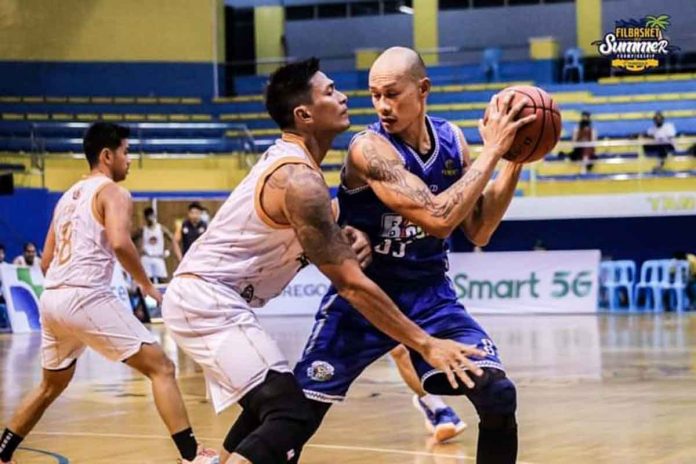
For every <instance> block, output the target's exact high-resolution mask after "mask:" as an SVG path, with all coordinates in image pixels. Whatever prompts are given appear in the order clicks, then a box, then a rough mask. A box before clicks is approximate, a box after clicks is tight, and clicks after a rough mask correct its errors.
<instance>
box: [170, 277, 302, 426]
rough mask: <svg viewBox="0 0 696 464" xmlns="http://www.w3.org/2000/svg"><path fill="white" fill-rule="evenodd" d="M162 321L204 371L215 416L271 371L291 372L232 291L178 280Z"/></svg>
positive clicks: (171, 292)
mask: <svg viewBox="0 0 696 464" xmlns="http://www.w3.org/2000/svg"><path fill="white" fill-rule="evenodd" d="M162 318H163V319H164V323H165V325H166V326H167V328H168V329H169V330H170V331H171V334H172V337H173V338H174V341H175V342H176V343H177V345H179V347H180V348H181V349H182V350H183V351H184V352H185V353H186V354H187V355H189V356H190V357H191V358H192V359H193V360H194V361H195V362H196V363H198V364H199V365H200V366H201V367H202V368H203V373H204V375H205V379H206V384H207V387H208V391H209V393H210V398H211V400H212V403H213V407H214V408H215V412H216V413H217V414H219V413H220V412H222V411H223V410H225V409H226V408H228V407H230V406H232V405H233V404H234V403H236V402H237V401H239V400H240V399H241V398H242V397H243V396H244V395H245V394H246V393H247V392H249V390H251V389H252V388H254V387H256V386H257V385H259V384H260V383H261V382H263V380H264V379H265V378H266V374H267V373H268V371H269V370H274V371H277V372H292V370H291V369H290V366H289V364H288V361H287V359H286V358H285V356H284V355H283V353H282V352H281V351H280V348H279V347H278V345H277V344H276V342H275V340H273V339H272V338H271V336H270V335H269V334H268V333H266V331H265V330H264V329H263V328H262V327H261V325H260V324H259V321H258V320H257V318H256V314H254V313H253V312H252V311H251V309H250V307H249V305H248V304H247V302H246V301H245V300H244V299H243V298H242V297H241V296H239V294H237V293H236V292H235V291H234V290H232V289H231V288H229V287H226V286H224V285H220V284H214V283H210V282H206V281H204V280H200V279H196V278H186V277H175V278H174V280H172V281H171V282H170V284H169V286H168V287H167V292H166V293H165V294H164V302H163V303H162Z"/></svg>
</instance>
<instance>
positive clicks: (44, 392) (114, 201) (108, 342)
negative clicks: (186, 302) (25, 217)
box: [0, 123, 218, 464]
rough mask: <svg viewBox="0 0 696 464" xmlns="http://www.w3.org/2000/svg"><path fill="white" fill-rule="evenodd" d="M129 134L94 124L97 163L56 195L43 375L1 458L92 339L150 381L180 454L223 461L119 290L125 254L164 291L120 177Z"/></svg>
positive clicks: (187, 459) (141, 278) (91, 158)
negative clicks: (137, 238)
mask: <svg viewBox="0 0 696 464" xmlns="http://www.w3.org/2000/svg"><path fill="white" fill-rule="evenodd" d="M128 134H129V131H128V129H127V128H126V127H122V126H117V125H115V124H109V123H95V124H93V125H92V126H90V128H89V129H88V130H87V133H86V135H85V138H84V150H85V154H86V157H87V161H88V162H89V165H90V169H91V172H90V174H89V176H87V177H85V178H83V179H82V180H80V181H78V182H77V183H76V184H75V185H73V186H72V187H71V188H70V189H68V191H67V192H65V193H64V194H63V196H62V197H61V198H60V200H59V201H58V204H57V205H56V209H55V211H54V214H53V220H52V222H51V226H50V227H49V230H48V234H47V236H46V243H45V246H44V255H43V258H42V262H41V267H42V270H43V271H44V272H45V273H46V279H45V282H44V292H43V294H42V295H41V300H40V305H41V325H42V327H41V337H42V339H41V364H42V367H43V379H42V381H41V384H40V385H39V386H38V387H36V388H35V389H34V390H33V391H32V392H31V393H29V395H27V396H26V397H25V398H24V400H23V401H22V403H21V405H20V406H19V408H18V409H17V411H16V412H15V414H14V416H13V417H12V419H10V422H9V424H8V427H7V428H6V429H5V430H4V431H3V433H2V436H1V437H0V462H2V463H8V462H12V461H11V459H12V454H13V452H14V451H15V449H16V448H17V446H18V445H19V443H20V442H21V441H22V439H23V437H25V436H26V435H27V434H28V433H29V432H30V431H31V429H32V428H33V427H34V426H35V425H36V423H37V422H38V421H39V419H40V418H41V416H42V415H43V413H44V411H45V410H46V409H47V408H48V407H49V406H50V405H51V403H53V401H54V400H55V399H56V398H57V397H58V396H59V395H60V394H61V393H62V392H63V390H65V388H66V387H67V386H68V384H69V383H70V381H71V380H72V378H73V374H74V373H75V364H76V361H77V358H78V357H79V356H80V355H81V354H82V353H83V352H84V350H85V348H86V347H87V346H89V347H90V348H92V349H93V350H95V351H97V352H99V353H101V354H102V355H104V356H105V357H106V358H108V359H110V360H112V361H120V362H124V363H126V364H128V365H129V366H131V367H132V368H134V369H136V370H138V371H140V372H141V373H143V374H144V375H146V376H147V377H148V378H149V379H150V380H151V381H152V393H153V396H154V399H155V405H156V406H157V410H158V411H159V413H160V416H161V417H162V420H163V421H164V423H165V425H166V426H167V429H168V430H169V432H170V434H171V435H172V438H173V440H174V442H175V444H176V446H177V448H178V449H179V452H180V454H181V458H182V462H184V463H195V464H217V462H218V458H217V456H216V454H215V452H214V451H211V450H206V449H201V450H198V449H197V448H198V444H197V442H196V440H195V437H194V436H193V432H192V430H191V426H190V424H189V420H188V416H187V413H186V409H185V407H184V402H183V399H182V397H181V393H180V391H179V387H178V385H177V383H176V379H175V378H174V364H173V363H172V362H171V361H170V360H169V358H167V356H166V355H165V354H164V351H163V350H162V348H161V347H160V346H159V345H158V344H157V343H156V340H155V338H154V337H153V336H152V334H151V333H150V332H148V330H147V329H146V328H145V327H144V326H143V325H142V324H140V322H138V320H137V319H136V318H135V316H134V315H133V314H132V312H130V311H128V310H126V309H125V308H124V306H123V305H122V304H121V303H120V302H119V301H118V299H116V297H115V295H114V294H113V293H112V292H111V276H112V274H113V268H114V262H115V260H116V259H118V261H119V263H120V264H121V266H123V269H125V270H126V271H127V272H128V273H130V274H131V275H132V276H133V279H134V280H135V281H136V282H137V283H138V285H139V286H140V288H141V290H142V292H143V294H145V295H149V296H150V297H152V298H154V299H155V300H157V301H158V302H161V301H162V297H161V295H160V293H159V292H158V291H157V289H156V288H155V287H154V286H153V285H152V283H151V282H150V280H149V279H148V278H147V276H146V275H145V271H144V270H143V268H142V266H141V264H140V258H139V256H138V252H137V250H136V248H135V245H134V244H133V242H132V240H131V237H130V223H131V215H132V212H133V205H132V202H131V198H130V194H129V193H128V191H127V190H125V189H123V188H122V187H119V186H118V185H117V184H116V183H117V182H119V181H122V180H124V179H125V178H126V175H127V173H128V167H129V165H130V161H129V159H128V140H127V138H128ZM115 458H117V457H115Z"/></svg>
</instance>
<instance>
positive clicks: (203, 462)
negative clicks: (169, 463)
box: [177, 446, 220, 464]
mask: <svg viewBox="0 0 696 464" xmlns="http://www.w3.org/2000/svg"><path fill="white" fill-rule="evenodd" d="M177 462H178V463H179V464H220V457H219V456H218V454H217V452H216V451H215V450H213V449H210V448H203V447H202V446H199V447H198V454H196V457H195V458H193V461H189V460H187V459H179V460H178V461H177Z"/></svg>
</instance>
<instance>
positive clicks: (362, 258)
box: [343, 226, 372, 269]
mask: <svg viewBox="0 0 696 464" xmlns="http://www.w3.org/2000/svg"><path fill="white" fill-rule="evenodd" d="M343 232H344V233H345V234H346V237H348V240H350V246H351V248H352V249H353V252H355V255H356V256H357V257H358V262H359V263H360V267H361V268H363V269H365V268H366V267H367V266H369V265H370V263H371V262H372V243H370V237H368V235H367V234H366V233H365V232H363V231H362V230H359V229H356V228H355V227H351V226H345V227H344V228H343Z"/></svg>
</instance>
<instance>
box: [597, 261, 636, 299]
mask: <svg viewBox="0 0 696 464" xmlns="http://www.w3.org/2000/svg"><path fill="white" fill-rule="evenodd" d="M635 283H636V263H635V262H634V261H631V260H621V261H604V262H602V263H601V265H600V285H601V289H602V290H603V294H604V295H605V296H606V303H607V307H608V308H609V310H610V311H616V310H618V309H620V308H621V307H622V305H621V294H622V292H625V294H626V302H627V306H626V308H627V309H628V310H629V311H630V310H633V309H634V308H635V304H634V301H635V300H634V296H635V295H634V290H633V287H634V286H635Z"/></svg>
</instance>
